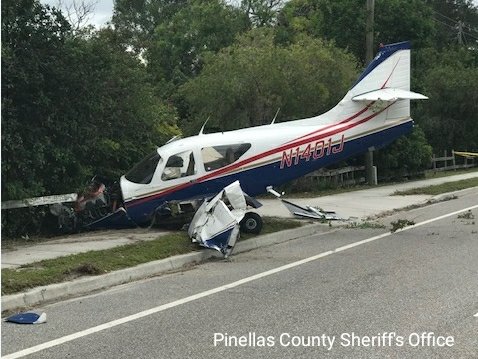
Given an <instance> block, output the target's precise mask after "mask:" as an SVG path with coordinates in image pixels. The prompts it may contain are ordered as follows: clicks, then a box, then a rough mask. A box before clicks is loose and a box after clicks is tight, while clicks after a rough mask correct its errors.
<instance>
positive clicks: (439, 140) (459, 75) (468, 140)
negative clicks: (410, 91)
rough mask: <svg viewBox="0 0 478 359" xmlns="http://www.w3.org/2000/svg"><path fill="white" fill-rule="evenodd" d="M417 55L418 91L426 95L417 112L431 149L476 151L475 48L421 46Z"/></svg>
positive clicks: (477, 79)
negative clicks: (430, 47) (422, 48)
mask: <svg viewBox="0 0 478 359" xmlns="http://www.w3.org/2000/svg"><path fill="white" fill-rule="evenodd" d="M418 55H419V56H420V61H421V62H422V64H421V65H422V67H423V71H422V72H421V73H420V74H419V80H420V82H421V84H422V87H423V89H422V91H423V92H424V93H426V94H427V96H428V97H429V98H430V99H429V100H428V101H427V102H426V103H423V104H421V106H420V107H419V108H418V113H419V114H420V116H419V118H420V124H421V126H422V127H423V129H424V131H425V133H426V135H427V138H429V140H430V143H431V144H432V146H433V148H434V149H435V151H439V152H442V151H443V150H450V149H455V150H471V151H474V150H478V126H477V124H478V87H477V83H478V51H470V50H466V49H456V50H453V49H452V50H444V51H440V52H439V51H436V50H433V49H425V50H423V51H421V52H420V53H419V54H418Z"/></svg>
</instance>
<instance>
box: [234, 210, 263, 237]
mask: <svg viewBox="0 0 478 359" xmlns="http://www.w3.org/2000/svg"><path fill="white" fill-rule="evenodd" d="M239 224H240V226H241V232H242V233H252V234H259V233H261V231H262V226H263V224H264V223H263V221H262V218H261V216H259V215H258V214H257V213H254V212H247V213H246V214H245V215H244V218H243V219H242V221H241V222H240V223H239Z"/></svg>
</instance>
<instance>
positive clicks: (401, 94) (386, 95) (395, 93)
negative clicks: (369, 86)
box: [352, 88, 428, 102]
mask: <svg viewBox="0 0 478 359" xmlns="http://www.w3.org/2000/svg"><path fill="white" fill-rule="evenodd" d="M427 99H428V97H426V96H424V95H422V94H419V93H416V92H412V91H407V90H402V89H397V88H385V89H380V90H375V91H370V92H366V93H363V94H361V95H357V96H355V97H353V98H352V100H353V101H378V100H381V101H388V102H392V101H397V100H427Z"/></svg>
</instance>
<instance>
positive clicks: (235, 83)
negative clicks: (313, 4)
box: [180, 28, 356, 132]
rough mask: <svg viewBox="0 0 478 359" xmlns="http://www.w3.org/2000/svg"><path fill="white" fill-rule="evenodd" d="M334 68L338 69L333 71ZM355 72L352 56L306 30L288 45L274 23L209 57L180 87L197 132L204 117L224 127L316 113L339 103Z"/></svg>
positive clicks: (211, 122) (255, 123) (193, 128)
mask: <svg viewBox="0 0 478 359" xmlns="http://www.w3.org/2000/svg"><path fill="white" fill-rule="evenodd" d="M331 68H333V69H334V71H330V69H331ZM355 77H356V63H355V61H354V59H353V57H352V56H350V55H349V54H347V53H346V52H345V51H343V50H340V49H338V48H336V47H335V46H333V44H331V43H327V42H324V41H320V40H315V39H312V38H310V37H307V36H302V37H301V38H300V40H299V41H298V42H297V43H295V44H291V45H289V46H285V47H284V46H278V45H275V44H274V32H273V30H272V29H266V28H262V29H254V30H251V31H250V32H248V33H246V34H244V35H242V36H241V37H239V38H238V40H237V41H236V42H235V43H234V44H233V45H232V46H230V47H228V48H225V49H223V50H222V51H221V52H220V53H218V54H216V55H211V56H209V57H208V58H207V59H206V64H205V67H204V69H203V71H202V72H201V74H200V75H199V76H198V77H196V78H194V79H192V80H191V81H189V82H188V83H186V84H185V85H184V86H183V87H182V88H181V89H180V92H181V94H182V95H183V96H184V98H185V99H186V101H187V103H188V104H189V106H190V110H191V117H192V118H193V119H194V121H191V122H189V123H188V127H189V128H190V129H191V131H192V132H196V131H197V130H198V129H199V128H200V126H201V125H202V123H203V122H204V120H205V119H206V118H208V117H211V120H210V121H209V122H208V123H209V125H212V126H218V127H220V128H221V129H223V130H226V129H233V128H240V127H246V126H255V125H260V124H265V123H270V122H271V120H272V118H273V117H274V115H275V113H276V111H277V109H278V108H280V109H281V110H280V113H279V116H278V120H290V119H294V118H303V117H307V116H312V115H316V114H318V113H321V112H323V111H324V110H326V109H328V108H330V107H332V106H333V105H335V104H336V103H337V102H338V101H339V100H340V97H341V96H343V94H344V93H345V92H346V91H347V88H348V86H349V85H350V83H351V82H352V81H353V79H354V78H355Z"/></svg>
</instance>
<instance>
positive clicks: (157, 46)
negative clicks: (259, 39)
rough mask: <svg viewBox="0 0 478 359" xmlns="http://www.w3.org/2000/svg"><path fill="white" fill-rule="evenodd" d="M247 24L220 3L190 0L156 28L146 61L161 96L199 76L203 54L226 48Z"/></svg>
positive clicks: (238, 14)
mask: <svg viewBox="0 0 478 359" xmlns="http://www.w3.org/2000/svg"><path fill="white" fill-rule="evenodd" d="M249 25H250V24H249V20H248V18H247V16H246V15H245V14H244V13H242V12H241V11H240V10H239V9H237V8H235V7H232V6H230V5H226V4H225V3H224V1H223V0H209V1H204V0H192V1H190V3H189V4H188V6H187V7H184V8H183V9H180V10H179V11H178V12H176V13H175V14H174V15H173V16H172V17H171V19H170V21H168V22H167V23H161V24H160V25H158V26H157V27H156V30H155V33H154V36H153V40H152V43H151V46H150V48H149V50H148V52H147V54H146V59H147V62H148V69H149V71H150V73H151V74H152V75H153V76H154V78H155V80H156V81H158V82H161V84H162V87H163V88H164V89H165V90H164V93H165V97H170V96H171V95H172V94H173V93H174V92H175V91H176V88H177V87H178V86H179V85H181V84H183V83H184V82H186V81H187V79H189V78H191V77H194V76H196V75H197V74H198V73H199V71H200V70H201V68H202V64H203V56H204V54H205V53H209V52H212V53H215V52H217V51H219V50H220V49H222V48H223V47H226V46H229V45H230V44H231V43H232V42H233V41H234V38H235V37H236V35H237V34H239V33H242V32H244V31H245V30H247V29H248V28H249Z"/></svg>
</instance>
